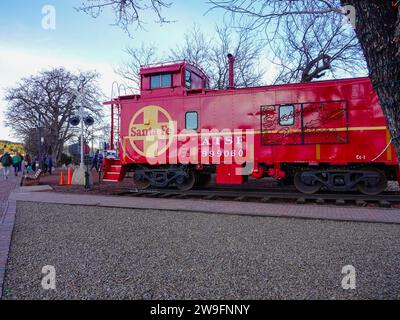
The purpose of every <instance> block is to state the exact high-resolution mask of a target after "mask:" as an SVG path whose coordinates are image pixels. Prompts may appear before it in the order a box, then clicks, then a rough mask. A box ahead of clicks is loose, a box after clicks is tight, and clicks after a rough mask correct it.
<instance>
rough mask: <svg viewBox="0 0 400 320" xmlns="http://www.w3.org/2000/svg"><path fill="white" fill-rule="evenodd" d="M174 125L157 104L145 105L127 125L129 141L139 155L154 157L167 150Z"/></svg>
mask: <svg viewBox="0 0 400 320" xmlns="http://www.w3.org/2000/svg"><path fill="white" fill-rule="evenodd" d="M174 132H175V125H174V122H173V121H172V118H171V116H170V115H169V113H168V112H167V111H166V110H165V109H163V108H161V107H159V106H147V107H144V108H142V109H140V110H139V111H137V112H136V113H135V115H134V116H133V117H132V120H131V123H130V125H129V141H130V144H131V146H132V148H133V149H134V150H135V151H136V152H137V153H138V154H140V155H141V156H144V157H148V158H154V157H158V156H160V155H162V154H163V153H164V152H166V151H167V150H168V148H169V147H170V146H171V144H172V142H173V140H174Z"/></svg>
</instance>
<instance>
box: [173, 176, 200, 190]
mask: <svg viewBox="0 0 400 320" xmlns="http://www.w3.org/2000/svg"><path fill="white" fill-rule="evenodd" d="M175 183H176V186H177V187H178V189H179V190H181V191H188V190H190V189H192V188H193V187H194V185H195V183H196V176H195V174H194V173H193V171H189V172H188V176H187V177H184V176H181V177H179V178H178V179H176V182H175Z"/></svg>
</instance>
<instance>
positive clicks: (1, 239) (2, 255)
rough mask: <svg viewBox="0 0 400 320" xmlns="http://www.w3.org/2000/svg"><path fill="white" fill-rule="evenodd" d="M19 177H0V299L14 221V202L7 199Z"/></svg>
mask: <svg viewBox="0 0 400 320" xmlns="http://www.w3.org/2000/svg"><path fill="white" fill-rule="evenodd" d="M20 179H21V177H14V176H12V175H11V174H10V177H9V179H8V180H4V178H3V176H2V175H0V298H1V295H2V292H3V280H4V273H5V268H6V263H7V258H8V251H9V248H10V243H11V234H12V230H13V227H14V220H15V207H16V205H15V200H11V199H9V195H10V193H11V191H13V190H14V189H15V188H16V186H17V185H18V184H19V182H20Z"/></svg>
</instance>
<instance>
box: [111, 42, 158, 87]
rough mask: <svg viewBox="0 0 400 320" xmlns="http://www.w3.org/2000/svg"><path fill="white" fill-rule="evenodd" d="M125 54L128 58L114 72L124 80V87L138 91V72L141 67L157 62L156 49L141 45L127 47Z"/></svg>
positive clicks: (153, 46) (152, 46) (151, 46)
mask: <svg viewBox="0 0 400 320" xmlns="http://www.w3.org/2000/svg"><path fill="white" fill-rule="evenodd" d="M125 53H126V54H127V55H128V56H129V58H128V59H127V60H126V61H124V62H123V63H122V64H121V65H120V66H119V67H118V68H116V69H115V70H114V71H115V73H117V74H118V75H120V76H121V77H122V78H123V79H125V80H126V85H127V87H128V88H129V89H131V90H136V91H137V90H139V88H140V76H139V70H140V67H141V66H142V65H149V64H153V63H156V62H157V59H158V56H157V54H158V53H157V48H156V46H155V45H145V44H143V43H142V45H141V46H140V47H138V48H134V47H128V48H126V49H125Z"/></svg>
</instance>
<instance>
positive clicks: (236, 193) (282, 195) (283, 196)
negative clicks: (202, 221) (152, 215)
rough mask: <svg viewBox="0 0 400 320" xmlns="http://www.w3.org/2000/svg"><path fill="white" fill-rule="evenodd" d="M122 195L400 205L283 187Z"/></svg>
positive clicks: (388, 195)
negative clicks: (304, 191)
mask: <svg viewBox="0 0 400 320" xmlns="http://www.w3.org/2000/svg"><path fill="white" fill-rule="evenodd" d="M117 195H120V196H133V197H146V198H158V199H202V200H226V201H240V202H256V203H257V202H258V203H283V202H285V203H297V204H299V205H301V204H316V205H337V206H358V207H367V206H368V207H369V206H376V207H382V208H392V207H396V205H400V193H398V192H385V193H383V194H381V195H377V196H366V195H362V194H357V193H354V194H352V193H350V194H349V193H346V194H344V193H318V194H312V195H308V194H303V193H299V192H297V191H295V190H291V189H289V190H285V191H282V188H268V189H261V188H256V189H246V190H243V189H240V190H239V189H234V188H232V187H228V188H208V189H201V190H196V189H195V190H190V191H184V192H183V191H179V190H176V189H147V190H136V189H132V190H130V191H127V192H121V193H118V194H117Z"/></svg>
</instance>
